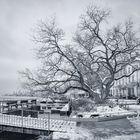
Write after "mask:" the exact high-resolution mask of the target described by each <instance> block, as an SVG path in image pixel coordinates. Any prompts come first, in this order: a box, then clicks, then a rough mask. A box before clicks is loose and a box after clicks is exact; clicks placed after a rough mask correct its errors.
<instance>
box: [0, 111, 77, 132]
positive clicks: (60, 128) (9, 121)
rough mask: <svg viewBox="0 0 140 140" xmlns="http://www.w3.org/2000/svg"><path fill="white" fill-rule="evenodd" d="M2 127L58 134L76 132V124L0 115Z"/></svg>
mask: <svg viewBox="0 0 140 140" xmlns="http://www.w3.org/2000/svg"><path fill="white" fill-rule="evenodd" d="M0 125H6V126H13V127H14V126H15V127H21V128H31V129H39V130H46V131H47V130H50V131H57V132H70V131H75V127H76V122H73V121H66V120H56V119H55V120H53V119H49V120H48V119H46V118H31V117H21V116H15V115H6V114H0Z"/></svg>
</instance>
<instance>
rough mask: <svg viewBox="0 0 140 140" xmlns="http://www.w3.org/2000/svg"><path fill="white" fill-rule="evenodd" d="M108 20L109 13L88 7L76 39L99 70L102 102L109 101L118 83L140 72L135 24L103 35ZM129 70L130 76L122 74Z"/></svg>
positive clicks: (138, 41) (120, 27)
mask: <svg viewBox="0 0 140 140" xmlns="http://www.w3.org/2000/svg"><path fill="white" fill-rule="evenodd" d="M108 16H109V11H108V10H101V9H100V8H97V7H89V8H88V10H87V12H86V14H85V15H83V16H82V18H81V22H80V26H79V30H78V32H77V34H76V37H75V42H76V43H77V44H78V45H79V47H81V48H83V49H84V50H85V52H86V53H87V55H88V56H89V58H90V61H93V62H94V65H95V64H96V65H97V67H98V71H97V72H96V74H97V75H98V77H99V80H98V81H100V91H101V96H100V97H101V101H104V100H105V99H106V97H108V95H109V92H110V88H111V87H112V86H113V84H114V81H115V80H120V79H122V78H124V77H129V76H131V75H132V74H133V73H134V72H135V71H137V70H139V69H140V68H139V67H138V65H136V62H137V61H139V60H138V52H139V47H140V40H139V38H138V35H137V33H136V31H134V27H133V22H132V21H130V20H128V21H127V22H125V23H124V24H123V25H121V24H118V25H117V26H115V27H113V28H111V29H107V30H105V31H104V30H103V27H105V24H104V23H105V22H106V21H107V17H108ZM102 26H103V27H102ZM127 66H130V67H132V71H131V72H129V73H127V72H126V71H123V70H124V69H125V68H126V67H127ZM122 71H123V72H122ZM120 73H121V74H120Z"/></svg>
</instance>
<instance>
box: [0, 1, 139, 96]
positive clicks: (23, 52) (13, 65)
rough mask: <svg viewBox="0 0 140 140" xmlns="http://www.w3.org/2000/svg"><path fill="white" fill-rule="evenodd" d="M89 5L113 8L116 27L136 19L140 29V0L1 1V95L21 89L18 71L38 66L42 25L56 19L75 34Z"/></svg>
mask: <svg viewBox="0 0 140 140" xmlns="http://www.w3.org/2000/svg"><path fill="white" fill-rule="evenodd" d="M89 4H97V5H98V6H101V7H109V8H110V9H111V10H112V15H111V19H112V20H111V22H112V23H116V22H121V21H123V20H125V19H127V18H128V17H132V18H133V20H134V22H135V23H136V25H137V26H139V25H140V14H139V13H140V8H139V6H140V0H0V94H3V93H12V92H13V91H16V90H18V89H20V82H19V79H20V76H19V74H18V71H21V70H23V69H24V68H26V67H28V68H32V69H34V68H35V67H36V66H37V63H36V60H35V55H34V51H33V48H34V46H35V45H34V43H33V42H32V41H31V38H30V35H31V34H32V32H31V30H32V28H34V27H35V26H36V24H37V23H38V21H39V20H41V19H42V20H43V19H45V18H46V17H50V16H53V15H55V16H56V18H57V21H58V23H59V25H60V26H61V27H62V28H63V29H64V30H65V31H66V33H68V34H71V33H72V32H74V30H75V28H76V25H77V23H78V18H79V16H80V15H81V14H82V13H84V10H85V9H86V7H87V6H88V5H89ZM112 23H111V24H112Z"/></svg>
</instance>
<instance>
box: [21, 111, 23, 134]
mask: <svg viewBox="0 0 140 140" xmlns="http://www.w3.org/2000/svg"><path fill="white" fill-rule="evenodd" d="M21 117H22V120H21V123H22V124H21V127H22V133H23V108H21Z"/></svg>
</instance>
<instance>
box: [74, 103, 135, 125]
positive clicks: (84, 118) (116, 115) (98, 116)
mask: <svg viewBox="0 0 140 140" xmlns="http://www.w3.org/2000/svg"><path fill="white" fill-rule="evenodd" d="M133 116H137V113H136V112H134V111H128V110H125V109H123V108H120V107H119V106H116V107H113V108H112V107H109V106H104V107H102V106H101V107H98V108H97V110H96V111H94V112H79V113H77V115H75V116H73V117H72V120H75V121H76V122H90V121H92V122H93V121H95V122H101V121H110V120H116V119H123V118H127V117H133Z"/></svg>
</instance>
